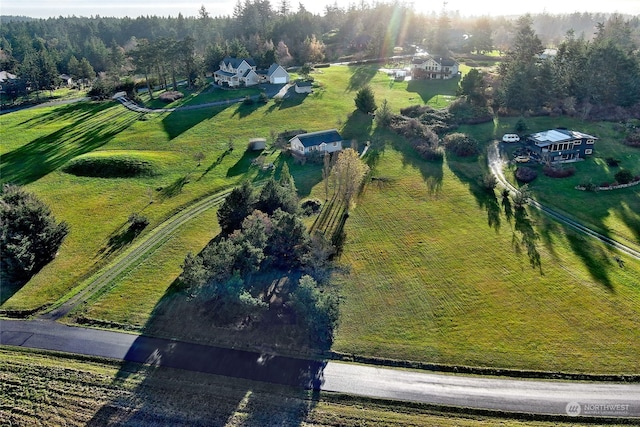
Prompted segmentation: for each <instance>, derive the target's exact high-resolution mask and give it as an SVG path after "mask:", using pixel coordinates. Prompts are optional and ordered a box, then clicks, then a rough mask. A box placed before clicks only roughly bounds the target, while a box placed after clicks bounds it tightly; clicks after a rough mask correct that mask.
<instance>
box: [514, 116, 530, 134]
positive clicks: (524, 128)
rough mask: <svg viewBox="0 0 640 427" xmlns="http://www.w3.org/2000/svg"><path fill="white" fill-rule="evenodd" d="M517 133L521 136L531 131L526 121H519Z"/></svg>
mask: <svg viewBox="0 0 640 427" xmlns="http://www.w3.org/2000/svg"><path fill="white" fill-rule="evenodd" d="M515 129H516V132H517V133H519V134H523V133H526V132H527V130H529V126H527V122H525V121H524V119H522V118H521V119H519V120H518V122H517V123H516V128H515Z"/></svg>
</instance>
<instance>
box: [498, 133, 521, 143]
mask: <svg viewBox="0 0 640 427" xmlns="http://www.w3.org/2000/svg"><path fill="white" fill-rule="evenodd" d="M518 141H520V137H519V136H518V135H517V134H515V133H505V134H504V136H503V137H502V142H518Z"/></svg>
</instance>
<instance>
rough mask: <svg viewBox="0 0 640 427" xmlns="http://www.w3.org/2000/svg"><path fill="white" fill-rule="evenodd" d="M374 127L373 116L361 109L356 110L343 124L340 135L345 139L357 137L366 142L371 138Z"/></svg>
mask: <svg viewBox="0 0 640 427" xmlns="http://www.w3.org/2000/svg"><path fill="white" fill-rule="evenodd" d="M372 127H373V117H372V116H370V115H368V114H364V113H363V112H361V111H359V110H354V111H353V112H352V113H351V114H349V117H348V118H347V121H346V122H345V123H344V124H343V125H342V128H341V129H340V136H342V138H343V139H344V140H345V141H348V140H351V139H356V140H358V141H361V142H364V141H367V140H369V139H370V135H371V129H372Z"/></svg>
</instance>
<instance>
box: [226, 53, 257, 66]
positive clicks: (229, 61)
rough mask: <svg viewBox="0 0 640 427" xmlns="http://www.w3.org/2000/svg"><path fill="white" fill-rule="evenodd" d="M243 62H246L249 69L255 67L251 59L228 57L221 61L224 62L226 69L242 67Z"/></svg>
mask: <svg viewBox="0 0 640 427" xmlns="http://www.w3.org/2000/svg"><path fill="white" fill-rule="evenodd" d="M243 61H244V62H246V63H247V65H249V66H250V67H255V66H256V62H255V61H254V60H253V58H232V57H230V56H227V57H226V58H224V59H223V60H222V62H224V64H225V65H226V66H227V67H233V68H234V69H236V68H238V67H239V66H240V65H242V62H243Z"/></svg>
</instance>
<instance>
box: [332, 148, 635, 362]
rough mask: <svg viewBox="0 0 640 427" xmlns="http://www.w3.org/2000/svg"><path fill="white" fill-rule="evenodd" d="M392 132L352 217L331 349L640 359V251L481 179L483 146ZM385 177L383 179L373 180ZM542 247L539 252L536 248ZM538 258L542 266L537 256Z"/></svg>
mask: <svg viewBox="0 0 640 427" xmlns="http://www.w3.org/2000/svg"><path fill="white" fill-rule="evenodd" d="M391 138H392V137H389V140H388V142H387V143H386V144H385V145H384V147H380V148H381V151H380V153H379V154H377V157H376V159H375V165H376V166H375V168H374V172H373V173H374V175H378V176H380V177H385V178H386V180H385V182H386V183H385V184H380V185H373V183H372V184H370V185H368V186H367V187H366V189H365V192H364V194H363V195H362V197H361V198H360V200H359V202H358V207H357V209H356V210H355V211H354V212H352V214H351V216H350V218H349V221H348V222H347V225H346V232H347V244H346V247H345V250H344V254H343V261H344V262H345V263H346V264H349V265H350V266H351V271H350V273H349V274H346V275H344V276H343V277H342V278H341V281H340V282H341V285H342V289H343V292H344V302H343V305H342V311H341V312H342V319H341V321H342V323H341V326H340V328H339V331H338V334H337V340H336V343H335V345H334V349H335V350H337V351H341V352H345V353H355V354H375V355H379V356H383V357H388V358H397V359H411V360H421V361H431V362H440V363H453V364H460V365H480V366H501V367H508V368H514V369H537V370H560V371H578V372H628V373H633V372H637V371H638V368H640V365H638V360H637V357H636V355H637V354H638V352H639V351H640V347H639V346H638V343H639V342H640V332H639V331H638V328H637V323H638V321H640V305H639V303H640V299H639V297H640V293H639V291H640V263H639V262H638V261H634V260H631V259H625V262H626V264H625V268H620V267H619V266H618V264H617V263H616V262H615V261H614V260H613V257H614V256H615V255H616V253H615V252H613V251H612V250H611V249H610V248H608V247H606V246H604V245H601V244H598V243H595V242H593V241H591V240H587V239H586V238H584V237H582V236H577V235H575V234H573V233H572V232H570V231H569V230H567V229H565V228H564V227H562V226H560V225H559V224H557V223H553V222H551V221H549V220H548V219H547V218H545V217H544V216H541V215H540V214H538V213H537V212H535V211H529V213H528V215H527V216H525V217H520V218H519V217H518V216H516V215H514V212H513V211H512V210H506V209H505V206H504V205H503V202H502V200H501V197H500V196H499V195H498V192H496V195H497V196H496V195H494V196H492V195H488V194H486V193H485V192H484V191H483V190H481V189H480V187H479V186H478V184H477V179H478V178H479V176H481V174H482V168H481V166H482V163H483V160H482V159H480V160H478V161H475V160H460V159H450V160H449V161H447V162H445V163H444V164H439V163H426V162H420V161H417V160H415V158H414V156H413V154H412V153H411V152H408V151H407V149H406V148H405V147H404V146H403V145H402V144H401V143H399V142H393V140H392V139H391ZM376 182H380V181H376ZM538 260H539V261H538ZM532 264H533V266H534V267H533V268H532Z"/></svg>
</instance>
